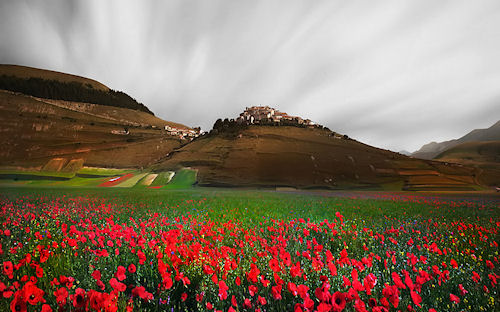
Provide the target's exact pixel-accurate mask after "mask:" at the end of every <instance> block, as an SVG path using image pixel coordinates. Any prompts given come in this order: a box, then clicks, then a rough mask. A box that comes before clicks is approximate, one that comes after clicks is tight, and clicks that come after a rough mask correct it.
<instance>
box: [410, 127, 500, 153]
mask: <svg viewBox="0 0 500 312" xmlns="http://www.w3.org/2000/svg"><path fill="white" fill-rule="evenodd" d="M497 140H500V120H499V121H497V122H496V123H494V124H493V125H492V126H490V127H488V128H484V129H474V130H472V131H470V132H469V133H467V134H465V135H464V136H462V137H460V138H458V139H453V140H448V141H443V142H430V143H427V144H424V145H423V146H422V147H421V148H420V149H419V150H417V151H415V152H413V153H412V154H411V156H412V157H416V158H422V159H433V158H434V157H436V156H438V155H439V154H441V153H443V152H444V151H446V150H447V149H450V148H452V147H454V146H456V145H459V144H461V143H466V142H473V141H497Z"/></svg>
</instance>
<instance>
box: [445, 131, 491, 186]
mask: <svg viewBox="0 0 500 312" xmlns="http://www.w3.org/2000/svg"><path fill="white" fill-rule="evenodd" d="M435 159H436V160H439V161H446V162H453V163H461V164H465V165H468V166H473V167H476V168H478V169H479V171H480V172H481V175H480V182H481V183H483V184H485V185H490V186H498V185H500V141H479V142H467V143H462V144H459V145H456V146H454V147H452V148H450V149H447V150H446V151H444V152H442V153H441V154H439V155H438V156H436V158H435Z"/></svg>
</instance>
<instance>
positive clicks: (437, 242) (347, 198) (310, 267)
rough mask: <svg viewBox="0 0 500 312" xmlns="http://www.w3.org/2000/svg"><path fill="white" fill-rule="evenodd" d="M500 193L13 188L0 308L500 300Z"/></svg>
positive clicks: (431, 306)
mask: <svg viewBox="0 0 500 312" xmlns="http://www.w3.org/2000/svg"><path fill="white" fill-rule="evenodd" d="M498 203H499V201H498V197H496V198H495V197H490V198H466V197H463V198H461V197H432V196H423V195H408V194H390V193H381V194H375V193H373V194H370V195H369V196H365V195H359V194H342V196H331V197H327V196H321V195H313V194H282V193H276V192H265V191H228V190H204V189H193V190H170V191H164V190H161V189H160V190H157V189H143V190H140V191H138V190H124V189H119V190H117V189H114V190H111V189H99V190H70V189H59V190H50V189H46V190H44V189H27V188H26V189H15V188H12V189H3V190H2V191H1V193H0V222H1V227H0V262H1V263H2V268H1V274H0V311H429V312H431V311H499V310H500V304H499V293H500V287H499V284H498V280H499V279H500V275H499V274H500V270H499V266H500V264H499V260H500V258H499V255H498V250H499V248H498V242H499V237H500V236H499V230H500V212H499V207H498Z"/></svg>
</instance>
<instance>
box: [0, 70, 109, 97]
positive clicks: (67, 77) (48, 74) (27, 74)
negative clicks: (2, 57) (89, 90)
mask: <svg viewBox="0 0 500 312" xmlns="http://www.w3.org/2000/svg"><path fill="white" fill-rule="evenodd" d="M0 75H6V76H15V77H19V78H24V79H28V78H40V79H44V80H56V81H59V82H62V83H69V82H76V83H80V84H83V85H91V86H92V87H93V88H94V89H96V90H101V91H108V90H109V88H108V87H107V86H105V85H104V84H102V83H100V82H98V81H95V80H93V79H89V78H84V77H80V76H76V75H71V74H66V73H61V72H57V71H52V70H47V69H40V68H34V67H28V66H20V65H8V64H0Z"/></svg>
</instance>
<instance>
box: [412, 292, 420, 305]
mask: <svg viewBox="0 0 500 312" xmlns="http://www.w3.org/2000/svg"><path fill="white" fill-rule="evenodd" d="M410 295H411V300H413V303H414V304H415V305H417V306H418V307H421V305H420V303H421V302H422V297H420V295H419V294H417V293H416V292H415V291H413V290H412V291H411V292H410Z"/></svg>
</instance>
